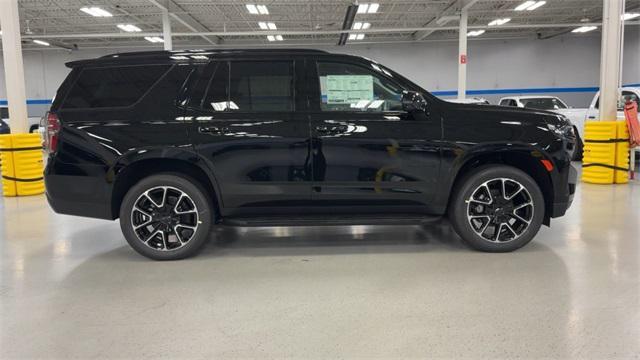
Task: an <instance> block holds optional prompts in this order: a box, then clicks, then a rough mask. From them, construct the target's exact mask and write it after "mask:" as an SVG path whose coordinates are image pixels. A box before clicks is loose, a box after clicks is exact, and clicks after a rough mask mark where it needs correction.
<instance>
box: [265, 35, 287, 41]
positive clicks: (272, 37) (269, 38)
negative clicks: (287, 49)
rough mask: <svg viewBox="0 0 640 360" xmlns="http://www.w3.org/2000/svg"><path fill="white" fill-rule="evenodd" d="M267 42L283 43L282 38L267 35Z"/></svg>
mask: <svg viewBox="0 0 640 360" xmlns="http://www.w3.org/2000/svg"><path fill="white" fill-rule="evenodd" d="M267 40H269V41H283V40H284V38H283V37H282V35H267Z"/></svg>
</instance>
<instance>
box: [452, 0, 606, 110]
mask: <svg viewBox="0 0 640 360" xmlns="http://www.w3.org/2000/svg"><path fill="white" fill-rule="evenodd" d="M605 1H606V0H605ZM468 19H469V12H468V10H467V7H464V8H462V11H461V13H460V29H459V38H458V99H464V98H465V97H466V92H467V23H468Z"/></svg>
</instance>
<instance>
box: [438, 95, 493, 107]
mask: <svg viewBox="0 0 640 360" xmlns="http://www.w3.org/2000/svg"><path fill="white" fill-rule="evenodd" d="M444 100H446V101H448V102H452V103H456V104H475V105H490V103H489V100H487V99H485V98H479V97H473V98H466V99H444Z"/></svg>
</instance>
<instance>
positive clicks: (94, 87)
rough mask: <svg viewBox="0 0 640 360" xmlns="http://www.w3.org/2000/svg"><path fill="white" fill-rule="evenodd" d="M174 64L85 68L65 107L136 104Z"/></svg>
mask: <svg viewBox="0 0 640 360" xmlns="http://www.w3.org/2000/svg"><path fill="white" fill-rule="evenodd" d="M170 67H171V65H141V66H125V67H122V66H119V67H106V68H94V69H84V70H83V71H82V73H81V74H80V76H79V78H78V80H77V81H76V82H75V84H74V85H73V87H72V88H71V90H70V91H69V94H68V95H67V97H66V99H65V100H64V103H63V105H62V108H64V109H81V108H108V107H124V106H130V105H133V104H134V103H136V102H137V101H138V100H139V99H140V98H141V97H142V95H144V94H145V93H146V92H147V91H148V90H149V89H150V88H151V87H152V86H153V84H155V83H156V82H157V81H158V79H160V77H162V75H164V74H165V73H166V72H167V70H169V68H170Z"/></svg>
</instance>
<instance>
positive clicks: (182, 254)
mask: <svg viewBox="0 0 640 360" xmlns="http://www.w3.org/2000/svg"><path fill="white" fill-rule="evenodd" d="M206 194H207V192H206V191H204V190H203V189H202V188H201V187H200V186H199V184H198V183H197V182H195V181H194V180H192V179H191V178H189V177H186V176H182V175H174V174H159V175H153V176H149V177H147V178H144V179H142V180H141V181H140V182H138V183H137V184H136V185H134V186H133V187H131V189H130V190H129V191H128V192H127V194H126V195H125V197H124V199H123V201H122V206H121V207H120V227H121V229H122V233H123V234H124V236H125V238H126V240H127V242H128V243H129V245H131V247H132V248H134V249H135V250H136V251H137V252H138V253H140V254H141V255H144V256H146V257H148V258H150V259H154V260H177V259H183V258H186V257H189V256H193V255H195V254H196V253H197V252H198V251H199V250H200V249H202V247H203V246H204V245H205V244H206V242H207V240H208V236H209V230H210V228H211V222H212V221H213V208H212V206H211V202H210V201H209V199H208V197H207V196H206Z"/></svg>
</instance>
